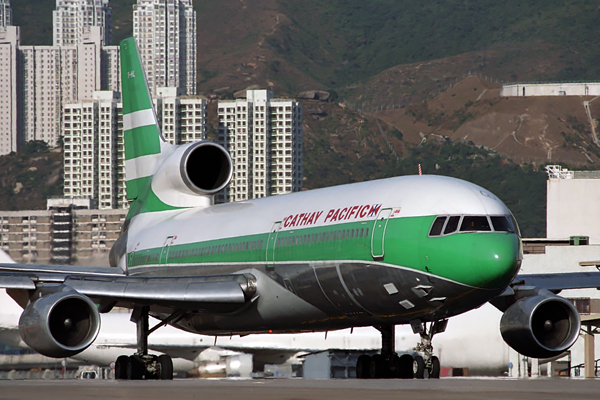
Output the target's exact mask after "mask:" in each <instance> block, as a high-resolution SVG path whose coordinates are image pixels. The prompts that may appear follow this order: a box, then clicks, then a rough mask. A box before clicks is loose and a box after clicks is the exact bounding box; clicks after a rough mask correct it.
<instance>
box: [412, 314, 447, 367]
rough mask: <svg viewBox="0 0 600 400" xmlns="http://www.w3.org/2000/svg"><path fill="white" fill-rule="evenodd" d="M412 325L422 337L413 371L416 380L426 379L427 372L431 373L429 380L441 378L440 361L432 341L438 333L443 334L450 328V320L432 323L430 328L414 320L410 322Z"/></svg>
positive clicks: (417, 347) (416, 349) (415, 331)
mask: <svg viewBox="0 0 600 400" xmlns="http://www.w3.org/2000/svg"><path fill="white" fill-rule="evenodd" d="M410 325H411V327H412V329H413V332H414V333H418V334H419V335H420V336H421V342H420V343H419V344H417V346H416V347H415V351H417V352H419V353H420V354H423V355H422V356H421V355H418V356H416V357H415V359H414V364H413V370H414V375H415V378H417V379H423V378H424V377H425V370H427V372H428V373H429V378H432V379H437V378H439V377H440V359H439V358H438V357H436V356H434V355H433V345H432V344H431V340H432V339H433V336H434V335H435V334H436V333H442V332H444V331H445V330H446V326H448V320H447V319H443V320H439V321H433V322H430V324H429V328H427V323H423V322H421V321H420V320H414V321H411V322H410Z"/></svg>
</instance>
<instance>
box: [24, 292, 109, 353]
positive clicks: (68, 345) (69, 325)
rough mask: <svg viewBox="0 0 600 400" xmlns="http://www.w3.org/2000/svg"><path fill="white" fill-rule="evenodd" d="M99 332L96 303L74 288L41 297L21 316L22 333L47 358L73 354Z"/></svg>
mask: <svg viewBox="0 0 600 400" xmlns="http://www.w3.org/2000/svg"><path fill="white" fill-rule="evenodd" d="M99 331H100V315H99V313H98V310H97V308H96V305H95V304H94V303H93V302H92V301H91V300H90V299H89V298H88V297H86V296H84V295H82V294H80V293H78V292H76V291H75V290H73V289H70V288H66V287H63V288H62V291H59V292H54V293H51V294H48V295H46V296H42V297H40V298H38V299H36V300H35V301H34V302H33V303H31V304H30V305H29V306H28V307H27V308H26V309H25V311H23V314H21V318H20V319H19V333H20V335H21V338H22V339H23V341H24V342H25V343H27V345H28V346H29V347H31V348H32V349H33V350H35V351H37V352H38V353H40V354H43V355H45V356H48V357H54V358H63V357H70V356H73V355H75V354H77V353H80V352H82V351H83V350H85V349H87V348H88V347H89V346H90V345H91V344H92V343H93V342H94V340H95V339H96V336H98V332H99Z"/></svg>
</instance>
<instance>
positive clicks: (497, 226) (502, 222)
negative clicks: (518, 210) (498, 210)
mask: <svg viewBox="0 0 600 400" xmlns="http://www.w3.org/2000/svg"><path fill="white" fill-rule="evenodd" d="M490 219H491V220H492V225H494V230H495V231H496V232H511V233H515V227H514V226H513V223H512V221H511V220H509V219H508V218H507V217H505V216H501V217H490Z"/></svg>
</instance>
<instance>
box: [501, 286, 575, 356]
mask: <svg viewBox="0 0 600 400" xmlns="http://www.w3.org/2000/svg"><path fill="white" fill-rule="evenodd" d="M580 326H581V321H580V319H579V313H578V312H577V309H576V308H575V307H574V306H573V304H572V303H571V302H570V301H568V300H567V299H565V298H563V297H560V296H556V295H554V294H552V293H550V292H548V291H546V290H540V291H538V292H537V295H535V296H530V297H524V298H521V299H519V300H517V301H516V302H515V303H514V304H512V305H511V306H510V307H509V308H508V309H507V310H506V311H505V312H504V315H503V316H502V319H501V320H500V332H501V333H502V337H503V338H504V341H505V342H506V343H507V344H508V345H509V346H510V347H512V348H513V349H515V350H516V351H517V352H519V353H520V354H523V355H525V356H528V357H533V358H550V357H554V356H557V355H559V354H561V353H562V352H564V351H566V350H568V349H569V348H570V347H571V346H572V345H573V343H575V341H576V340H577V337H578V336H579V328H580Z"/></svg>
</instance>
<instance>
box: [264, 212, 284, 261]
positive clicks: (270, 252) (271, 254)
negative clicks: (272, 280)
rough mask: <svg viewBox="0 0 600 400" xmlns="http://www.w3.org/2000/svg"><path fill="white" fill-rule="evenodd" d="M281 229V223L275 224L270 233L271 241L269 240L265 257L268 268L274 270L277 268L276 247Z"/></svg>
mask: <svg viewBox="0 0 600 400" xmlns="http://www.w3.org/2000/svg"><path fill="white" fill-rule="evenodd" d="M280 227H281V221H279V222H275V223H274V224H273V227H272V228H271V232H270V233H269V239H268V240H267V254H266V255H265V260H266V262H267V267H271V268H272V267H274V266H275V263H274V262H275V245H276V243H277V235H278V234H279V228H280Z"/></svg>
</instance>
